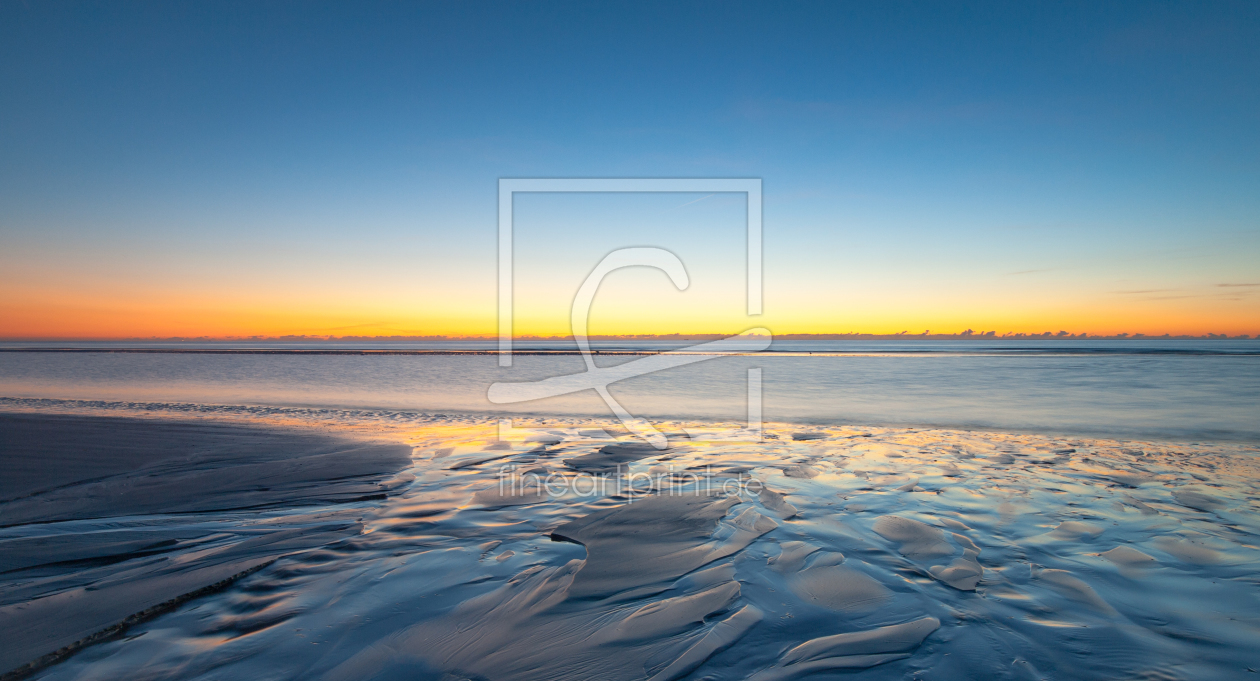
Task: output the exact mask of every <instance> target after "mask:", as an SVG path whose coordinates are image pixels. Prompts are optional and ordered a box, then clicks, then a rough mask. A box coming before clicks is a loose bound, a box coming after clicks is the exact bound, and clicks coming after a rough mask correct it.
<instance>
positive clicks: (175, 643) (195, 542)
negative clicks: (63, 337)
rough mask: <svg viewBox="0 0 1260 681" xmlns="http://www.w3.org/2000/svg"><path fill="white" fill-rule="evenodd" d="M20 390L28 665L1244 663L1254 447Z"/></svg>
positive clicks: (1060, 667) (532, 667)
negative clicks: (754, 432)
mask: <svg viewBox="0 0 1260 681" xmlns="http://www.w3.org/2000/svg"><path fill="white" fill-rule="evenodd" d="M8 408H9V410H10V411H11V412H20V413H10V414H8V415H5V416H4V417H3V418H0V426H2V427H3V430H2V432H3V433H4V440H3V442H4V443H5V445H4V455H5V456H6V461H9V460H13V459H15V458H16V459H17V460H21V461H27V462H29V461H31V460H32V459H33V458H38V465H29V464H24V465H28V468H27V469H23V470H24V471H25V472H24V473H23V476H22V481H21V483H20V484H16V483H13V482H10V481H6V483H5V484H6V488H5V498H6V501H5V502H4V503H3V505H0V514H3V518H4V523H3V524H4V525H5V527H4V528H2V529H0V546H3V547H4V550H3V552H0V555H3V556H4V560H5V563H6V564H5V569H4V572H3V582H2V586H0V589H2V590H0V593H2V594H3V597H4V603H3V606H0V607H3V613H4V615H3V617H4V619H5V621H6V626H5V629H6V631H9V632H13V633H11V634H10V635H8V636H7V637H6V638H7V640H6V642H5V644H4V646H3V648H2V649H0V651H2V654H3V659H4V661H5V665H4V666H5V667H6V669H14V670H15V671H19V673H21V674H24V675H28V676H31V677H34V678H47V679H60V678H66V679H70V678H77V679H94V678H101V679H104V678H119V677H123V676H127V677H136V678H154V679H157V678H240V677H263V676H265V677H268V678H327V679H352V678H353V679H364V678H381V679H387V678H485V679H497V678H504V679H507V678H510V679H532V678H538V679H543V678H548V679H558V678H560V679H562V678H573V679H580V678H602V679H638V678H657V679H667V678H713V679H739V678H759V679H777V678H801V677H811V678H813V677H817V678H827V675H828V674H836V673H844V674H846V675H853V676H854V678H898V679H900V678H919V677H920V676H924V675H928V676H930V677H931V678H960V679H961V678H1029V679H1033V678H1082V679H1087V678H1097V679H1111V678H1126V677H1134V678H1142V677H1143V675H1144V674H1145V675H1146V676H1147V677H1150V678H1185V679H1200V678H1246V677H1247V676H1248V675H1249V674H1250V671H1249V669H1260V667H1258V666H1257V665H1258V664H1260V660H1257V659H1256V653H1255V646H1254V642H1255V641H1256V640H1257V634H1258V633H1260V629H1258V627H1260V618H1257V617H1256V615H1255V613H1256V612H1260V608H1257V605H1260V604H1258V603H1257V602H1256V595H1255V591H1254V585H1255V580H1256V578H1257V572H1256V568H1255V565H1256V564H1257V562H1256V561H1257V558H1260V549H1257V548H1256V541H1255V538H1256V536H1257V534H1258V533H1260V523H1258V522H1257V510H1260V509H1258V508H1257V504H1258V502H1257V501H1256V489H1255V484H1256V483H1255V481H1256V480H1257V475H1256V474H1257V472H1258V471H1257V466H1256V463H1257V458H1256V457H1257V455H1258V454H1260V448H1257V446H1256V445H1255V444H1254V443H1246V442H1234V443H1228V442H1210V441H1187V440H1181V441H1177V440H1168V439H1163V440H1159V439H1148V440H1139V439H1128V438H1126V439H1103V438H1096V437H1080V436H1064V435H1051V434H1044V433H1018V432H1009V431H998V430H968V429H949V428H924V427H887V426H885V427H870V426H857V425H832V426H827V425H819V424H814V425H800V424H782V423H778V424H766V426H765V428H764V430H763V431H762V433H761V437H760V438H757V437H751V436H750V434H749V432H748V431H747V429H746V427H745V424H741V423H738V422H722V421H672V422H667V423H662V424H660V426H661V427H662V428H663V429H664V431H665V432H666V433H667V435H668V437H669V443H670V446H669V448H668V449H666V450H656V449H653V448H651V447H646V446H643V445H641V444H636V443H635V442H633V441H632V440H631V438H630V437H629V436H628V434H627V433H625V432H624V430H622V429H620V428H619V427H618V426H617V425H616V424H615V423H614V422H609V421H606V420H605V421H602V422H601V421H592V420H591V419H580V418H575V417H569V416H553V417H518V418H515V419H513V420H512V422H511V424H510V428H506V429H505V427H504V423H503V420H502V419H500V418H498V417H496V416H493V415H475V414H464V415H461V414H437V413H422V412H402V411H370V410H355V411H347V410H331V409H310V408H287V409H286V408H263V407H253V408H246V407H242V408H239V409H235V410H226V409H218V410H204V411H200V412H199V411H196V410H188V409H180V408H174V407H171V408H166V409H163V408H160V407H158V406H155V405H147V406H146V407H145V410H144V412H143V413H139V412H138V410H137V409H136V408H135V407H134V406H126V407H124V406H122V405H113V406H109V405H95V406H89V405H84V404H82V403H71V402H60V403H56V404H54V403H51V402H45V403H41V404H39V405H34V406H32V405H29V404H28V405H27V406H25V407H21V408H18V407H16V406H15V405H13V404H12V403H10V404H9V405H8ZM194 444H195V445H197V449H198V450H201V449H203V448H204V450H205V452H204V453H200V452H199V453H193V449H192V445H194ZM88 447H96V448H98V449H96V450H88V449H85V448H88ZM110 447H118V448H119V451H123V450H125V451H128V452H130V456H132V457H133V458H132V459H130V460H127V461H125V462H124V461H121V460H117V459H115V461H116V463H115V464H111V466H112V467H110V466H106V467H105V468H95V469H94V468H92V467H91V466H90V465H89V466H87V467H86V468H83V471H82V472H81V473H78V472H76V473H74V474H68V473H66V470H67V469H68V468H75V469H78V468H81V467H82V465H81V464H82V462H84V461H88V462H89V463H90V462H91V461H100V459H101V457H100V456H99V453H100V452H105V451H109V448H110ZM92 451H95V452H96V453H97V454H96V455H95V456H94V455H93V454H92ZM333 462H336V463H333ZM98 465H103V464H98ZM251 467H252V468H251ZM246 469H248V470H249V471H250V472H249V473H247V474H245V473H243V471H244V470H246ZM168 483H169V484H168ZM181 490H183V492H182V493H181ZM189 490H197V491H198V493H189ZM96 499H111V500H112V501H110V504H111V505H110V506H108V508H106V507H102V506H100V505H97V504H96V502H95V501H94V500H96ZM58 650H60V651H62V652H61V653H60V655H58V654H57V651H58ZM69 653H73V654H69ZM50 654H51V655H53V657H49V655H50ZM54 662H55V663H56V664H51V663H54ZM32 663H34V664H32ZM27 665H29V666H27ZM21 670H24V671H21ZM10 674H11V675H14V674H13V672H10ZM448 675H449V676H448ZM846 678H847V676H846Z"/></svg>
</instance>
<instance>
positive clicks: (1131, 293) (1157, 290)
mask: <svg viewBox="0 0 1260 681" xmlns="http://www.w3.org/2000/svg"><path fill="white" fill-rule="evenodd" d="M1176 290H1177V289H1175V288H1152V289H1144V290H1141V291H1112V293H1119V294H1122V295H1126V296H1136V295H1141V294H1143V293H1169V292H1172V291H1176Z"/></svg>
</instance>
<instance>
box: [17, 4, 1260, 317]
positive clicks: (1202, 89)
mask: <svg viewBox="0 0 1260 681" xmlns="http://www.w3.org/2000/svg"><path fill="white" fill-rule="evenodd" d="M500 177H759V178H762V179H763V182H764V189H765V210H764V216H765V314H764V315H763V316H761V317H759V318H749V317H747V316H745V315H744V308H743V305H744V298H743V268H742V257H743V250H742V249H743V242H742V231H741V230H742V228H743V220H744V205H743V201H742V198H741V197H739V196H737V195H727V194H718V195H712V196H708V195H703V194H702V195H689V194H674V195H667V194H666V195H655V194H654V195H639V196H616V195H588V196H571V195H570V196H566V195H527V196H522V197H520V198H518V201H517V213H518V220H517V225H516V229H517V237H518V238H517V254H516V257H517V268H518V271H517V282H516V283H517V320H518V323H517V328H516V330H517V332H518V333H527V334H564V333H567V332H568V330H569V328H568V314H569V309H568V308H569V301H570V300H571V298H572V295H573V293H574V292H575V291H576V289H577V287H578V285H579V284H580V283H581V281H582V279H583V278H584V277H585V275H586V273H587V272H589V271H590V269H591V268H592V267H593V266H594V264H595V262H596V261H597V260H598V258H599V257H600V256H602V255H603V254H604V253H606V252H608V251H609V250H611V249H614V248H619V247H623V246H631V245H638V246H642V245H652V246H660V247H665V248H669V249H671V250H674V251H675V252H676V253H678V255H679V256H680V257H681V258H682V259H683V261H684V262H685V263H686V264H687V267H688V269H689V271H690V273H691V278H692V286H691V288H689V289H688V290H687V291H686V292H678V291H674V290H673V289H672V286H670V284H669V283H668V281H667V280H666V279H665V277H664V276H663V275H662V274H660V273H659V272H651V271H646V270H639V271H624V272H619V273H617V274H615V275H614V276H613V277H610V278H609V279H608V280H607V282H606V283H605V285H604V287H603V289H601V292H600V296H599V298H598V299H597V301H596V305H595V310H594V312H593V313H592V327H591V332H592V333H672V332H684V333H725V332H735V331H741V330H743V329H746V328H750V327H754V326H765V327H767V328H769V329H771V330H772V331H774V332H775V333H840V332H850V331H858V332H870V333H893V332H898V331H902V330H908V331H911V332H914V333H918V332H921V331H923V330H926V329H931V330H932V331H933V332H939V333H952V332H957V331H961V330H963V329H967V328H973V329H977V330H989V329H992V330H996V331H998V332H999V333H1003V332H1042V331H1057V330H1059V329H1064V330H1067V331H1070V332H1089V333H1097V334H1110V333H1118V332H1130V333H1148V334H1162V333H1173V334H1183V333H1188V334H1202V333H1207V332H1213V333H1228V334H1232V335H1236V334H1244V333H1245V334H1257V333H1260V3H1256V2H1214V3H1190V2H1179V3H1160V2H1137V3H1123V2H1110V3H1094V2H1090V3H1079V4H1073V3H1010V2H1003V3H994V4H989V5H985V4H981V3H910V4H900V3H885V2H881V3H873V2H862V3H838V2H827V3H808V2H794V3H771V2H763V3H738V2H705V3H680V4H679V3H643V2H634V3H590V4H578V3H573V4H567V3H548V2H544V3H516V4H498V3H479V2H461V3H455V2H449V3H429V4H422V3H410V2H398V3H342V4H321V3H314V2H291V3H285V2H265V3H255V2H250V3H231V2H204V3H189V2H128V3H110V2H94V3H79V2H48V3H45V2H36V1H35V0H26V1H22V0H0V337H7V338H34V337H58V338H89V337H97V338H105V337H148V336H203V335H208V336H249V335H281V334H315V335H377V334H385V335H391V334H402V335H425V334H447V335H465V334H469V335H493V334H494V333H496V327H495V290H496V288H495V229H496V222H495V220H496V217H495V216H496V186H497V180H498V178H500Z"/></svg>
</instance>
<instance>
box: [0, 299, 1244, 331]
mask: <svg viewBox="0 0 1260 681" xmlns="http://www.w3.org/2000/svg"><path fill="white" fill-rule="evenodd" d="M41 298H42V299H40V300H31V299H30V297H27V299H26V300H21V301H18V300H15V299H14V298H13V297H12V296H6V297H5V299H4V300H3V301H0V339H9V340H35V339H50V340H93V339H95V340H110V339H133V338H216V339H226V338H249V337H263V338H274V337H281V336H313V337H334V338H336V337H348V336H360V337H387V336H395V337H408V336H411V337H414V336H446V337H464V338H469V337H483V338H492V337H497V335H498V329H497V326H496V321H495V320H496V317H495V309H494V304H493V301H492V300H489V301H487V300H479V301H477V304H476V305H466V306H461V305H449V304H448V305H441V306H436V305H432V306H424V307H428V308H429V309H425V310H420V311H417V310H416V309H414V308H413V309H408V306H406V305H403V304H400V303H399V301H388V303H384V304H373V305H360V306H353V305H347V304H345V303H344V301H343V302H342V303H341V304H337V305H329V306H327V307H324V306H320V305H318V304H316V303H315V302H314V301H309V300H293V301H283V302H282V301H266V302H270V303H271V304H263V303H264V301H218V302H216V301H212V300H204V299H202V300H196V299H192V300H187V301H180V300H175V299H165V300H163V299H156V300H154V299H150V300H139V301H136V300H117V299H115V300H109V299H81V300H73V299H69V300H68V299H64V298H63V299H50V298H47V297H41ZM989 302H990V304H988V305H986V304H981V303H979V302H977V303H973V304H970V305H958V306H955V307H954V308H953V309H946V308H939V307H938V308H935V309H927V308H922V309H916V306H901V305H896V306H887V307H881V306H880V305H878V304H871V303H868V304H866V305H853V306H849V307H848V309H847V310H844V311H843V312H842V311H840V309H842V308H843V306H840V305H827V306H824V307H820V308H816V309H813V310H811V309H809V306H806V305H798V306H794V307H791V308H788V309H781V310H778V311H775V310H773V309H771V310H768V311H767V313H766V314H764V315H762V316H760V317H746V316H742V315H738V314H712V315H704V314H695V313H693V312H691V311H689V310H687V309H685V306H680V305H673V306H663V307H661V308H660V309H657V310H654V311H653V313H652V314H650V315H649V314H644V313H643V311H642V310H627V311H625V312H629V313H631V314H618V313H619V312H621V310H620V309H618V308H615V307H613V306H611V305H607V304H605V305H604V306H603V307H601V306H600V305H599V304H598V303H597V305H596V309H595V310H594V311H593V313H592V317H591V326H590V329H589V330H588V333H589V334H591V335H607V336H619V335H620V336H635V335H670V334H684V335H686V334H735V333H740V332H742V331H745V330H747V329H751V328H756V327H764V328H767V329H769V330H770V331H771V332H772V333H773V334H775V335H789V334H849V333H857V334H875V335H892V334H898V333H906V334H908V335H918V334H921V333H923V332H925V331H929V330H930V331H931V333H933V334H957V333H962V332H964V331H966V330H968V329H970V330H972V331H974V332H975V333H977V334H979V333H983V332H987V331H994V332H996V334H997V335H998V336H1001V335H1004V334H1017V333H1023V334H1040V333H1044V332H1051V333H1057V332H1059V331H1067V332H1068V333H1071V334H1081V333H1087V334H1089V335H1095V336H1109V335H1118V334H1123V333H1127V334H1144V335H1147V336H1158V335H1163V334H1170V335H1174V336H1179V335H1186V336H1202V335H1207V334H1226V335H1230V336H1239V335H1249V336H1258V335H1260V315H1254V314H1249V312H1250V311H1249V310H1245V309H1244V310H1237V309H1230V307H1229V306H1222V305H1205V304H1204V303H1203V302H1202V301H1198V302H1196V303H1195V304H1193V305H1188V304H1185V303H1184V302H1182V303H1181V304H1172V305H1170V304H1163V305H1160V306H1158V307H1155V308H1149V307H1148V308H1137V307H1135V306H1133V305H1131V304H1127V303H1123V301H1122V303H1121V304H1111V305H1107V304H1100V303H1095V304H1093V305H1089V306H1084V305H1081V306H1073V305H1068V304H1065V303H1062V302H1060V303H1058V304H1043V305H1038V306H1035V307H1034V306H1029V307H1026V308H1025V309H1010V308H1008V307H1007V306H1003V305H993V304H991V303H992V301H989ZM1174 302H1177V301H1174ZM610 307H613V309H609V308H610ZM819 309H821V310H822V311H821V312H820V311H818V310H819ZM829 310H836V312H830V311H829ZM570 333H571V329H570V328H569V321H568V318H567V314H563V315H562V314H556V313H555V311H554V310H551V311H544V310H531V309H530V308H527V307H525V306H522V305H518V306H517V312H516V321H515V324H514V335H516V336H518V337H522V336H538V337H560V336H568V335H569V334H570Z"/></svg>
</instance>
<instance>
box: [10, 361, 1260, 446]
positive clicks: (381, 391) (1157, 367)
mask: <svg viewBox="0 0 1260 681" xmlns="http://www.w3.org/2000/svg"><path fill="white" fill-rule="evenodd" d="M685 345H688V343H683V342H678V343H667V342H630V341H604V342H597V343H595V344H594V346H595V347H596V348H597V349H600V350H601V351H604V352H609V351H636V350H638V351H642V350H661V349H667V348H673V347H680V346H685ZM66 347H78V348H81V349H95V350H104V349H120V348H124V347H125V348H146V347H147V348H149V349H159V350H195V349H237V350H239V349H268V350H299V351H300V350H321V349H329V348H336V349H342V350H345V349H378V350H380V349H385V350H415V349H445V350H490V349H492V348H493V347H494V343H493V342H489V341H485V342H477V341H466V342H449V341H448V342H427V343H423V342H413V343H400V342H376V343H358V344H349V343H335V344H334V343H328V342H290V343H282V342H273V343H257V342H255V343H247V342H240V343H201V344H197V343H178V344H172V343H156V342H155V343H147V344H140V343H135V342H129V343H118V344H108V343H95V344H94V343H81V344H77V346H71V345H67V344H56V345H55V346H54V345H40V344H31V343H26V344H21V343H7V344H2V345H0V350H14V349H16V348H28V349H30V348H35V349H44V350H53V349H54V348H66ZM517 348H518V349H520V350H530V349H532V350H546V349H568V348H566V347H565V346H561V345H557V344H554V343H536V342H535V343H529V342H518V344H517ZM774 349H775V350H777V351H781V352H780V354H767V355H758V356H737V357H716V358H713V359H709V360H706V361H703V362H700V363H697V364H693V365H689V366H685V367H679V368H675V369H670V370H666V371H662V372H658V373H655V374H650V375H646V376H639V377H635V378H630V379H627V380H624V381H621V382H618V383H615V384H614V385H613V386H612V388H611V390H612V393H613V394H614V395H615V396H616V397H617V399H618V400H620V401H621V402H622V404H623V405H625V406H626V407H627V408H628V409H629V410H630V411H631V412H632V413H634V414H635V415H637V416H643V417H646V418H650V419H663V420H683V419H686V420H694V419H702V420H704V419H711V420H724V421H733V420H741V419H743V418H744V417H745V415H746V413H747V411H746V410H747V399H748V398H747V395H748V392H747V383H746V381H747V375H748V369H751V368H760V369H761V370H762V380H763V397H764V407H763V417H764V419H765V420H767V421H783V422H801V423H817V424H867V425H924V426H946V427H979V428H995V429H1002V430H1030V431H1050V432H1062V433H1080V434H1097V435H1113V436H1150V437H1174V438H1204V439H1209V438H1219V439H1241V440H1257V439H1260V341H1215V340H1210V341H1158V340H1139V341H1000V340H999V341H959V342H939V341H928V342H924V341H918V342H916V341H870V342H849V341H787V342H777V343H775V345H774ZM810 352H812V353H825V354H821V355H819V354H815V355H808V354H796V353H810ZM785 353H792V354H785ZM636 359H639V358H638V357H636V356H628V355H612V356H603V357H599V358H598V359H597V363H598V364H599V365H600V366H612V365H615V364H619V363H622V362H628V361H635V360H636ZM583 370H584V367H583V364H582V359H581V358H580V357H578V356H575V355H528V354H526V355H519V356H517V357H516V358H515V362H514V366H513V367H511V368H500V367H499V366H498V365H497V360H496V357H494V356H492V355H475V354H474V355H432V354H429V355H426V354H411V355H407V354H389V355H357V354H296V353H287V354H204V353H195V352H192V353H190V352H159V353H152V352H143V353H142V352H64V351H47V352H45V351H36V352H25V351H24V352H13V351H2V352H0V397H8V398H46V399H69V400H105V401H121V402H180V403H197V404H233V405H275V406H304V407H323V408H345V407H353V408H368V409H400V410H417V411H429V412H433V411H459V412H513V413H531V414H556V415H589V416H592V417H607V416H609V412H608V409H607V407H606V406H605V405H604V403H603V402H602V401H601V400H600V399H599V397H598V396H597V395H595V393H594V392H593V391H589V390H588V391H585V392H583V393H578V394H573V395H567V396H563V397H556V398H549V399H545V400H538V401H535V402H529V403H522V404H516V405H494V404H491V403H490V402H489V401H488V400H487V398H486V392H487V390H488V389H489V387H490V385H491V384H493V383H495V382H498V381H527V380H538V379H541V378H546V377H549V376H556V375H561V374H570V373H577V372H581V371H583Z"/></svg>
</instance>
